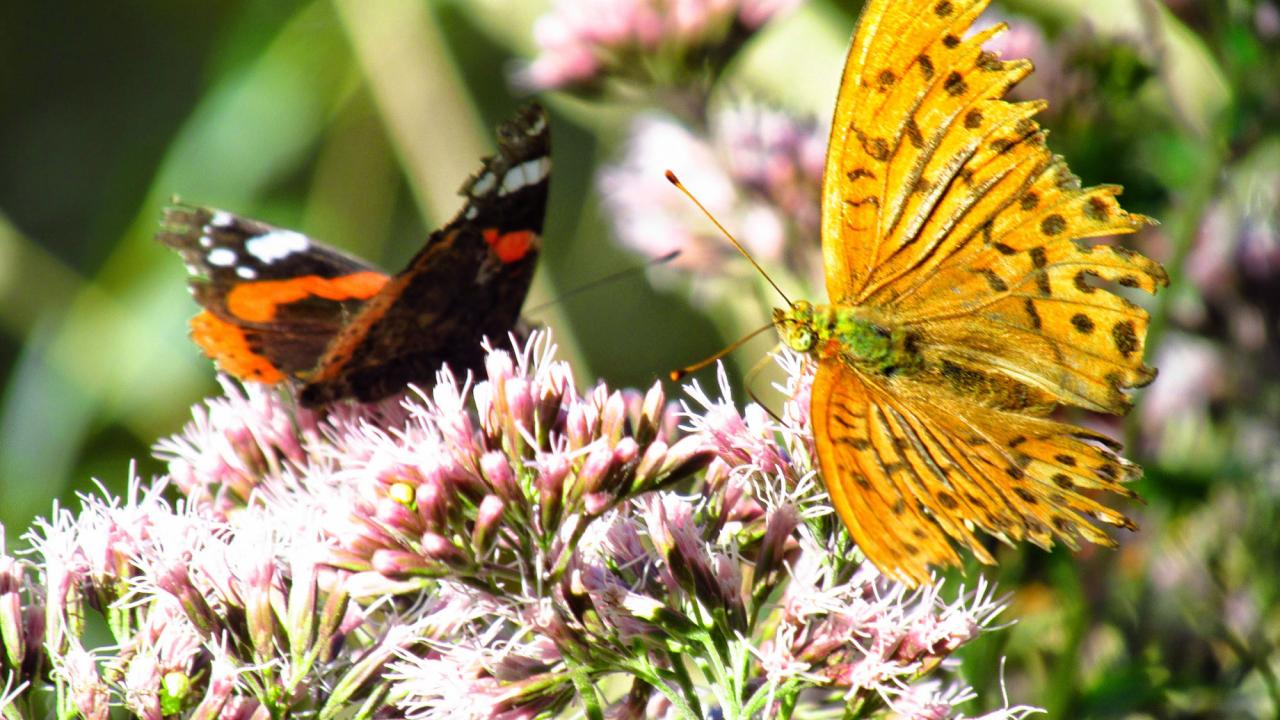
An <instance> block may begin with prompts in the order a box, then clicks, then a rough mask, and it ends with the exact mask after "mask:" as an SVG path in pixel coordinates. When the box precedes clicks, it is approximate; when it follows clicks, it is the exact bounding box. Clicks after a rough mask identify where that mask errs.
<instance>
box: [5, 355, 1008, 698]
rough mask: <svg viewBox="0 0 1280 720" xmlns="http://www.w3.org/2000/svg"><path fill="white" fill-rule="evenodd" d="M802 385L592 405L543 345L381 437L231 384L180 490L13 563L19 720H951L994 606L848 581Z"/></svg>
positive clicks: (410, 415) (391, 421)
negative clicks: (765, 394)
mask: <svg viewBox="0 0 1280 720" xmlns="http://www.w3.org/2000/svg"><path fill="white" fill-rule="evenodd" d="M783 365H784V368H785V369H786V370H787V371H788V373H789V374H790V377H791V381H790V383H791V385H790V387H789V389H788V390H789V392H788V394H789V395H790V396H791V397H792V398H793V399H792V400H790V401H788V402H787V403H786V405H785V406H784V413H783V417H784V420H782V421H777V420H774V419H773V418H771V417H770V416H769V415H768V414H767V413H766V412H765V411H764V410H763V409H761V408H760V407H758V406H756V405H748V406H747V407H746V408H740V407H738V406H737V405H736V404H734V403H733V402H732V400H731V399H730V397H729V395H728V392H727V390H726V389H724V388H722V389H721V392H720V395H721V397H719V398H716V399H712V398H711V397H710V396H708V395H707V394H706V393H704V392H702V391H701V390H700V389H698V388H697V387H696V386H694V387H692V388H690V389H689V393H690V399H689V401H687V402H686V403H685V404H684V405H683V406H682V407H681V408H677V407H676V406H674V405H672V404H670V403H668V402H667V401H666V397H665V394H664V392H663V391H662V388H661V386H659V385H654V386H653V387H652V388H650V389H649V390H648V391H647V392H644V393H639V392H632V391H615V390H611V389H609V388H608V387H606V386H605V385H602V384H600V385H596V386H594V387H592V388H590V389H588V390H579V385H578V382H577V380H576V378H575V377H574V376H573V373H572V372H571V370H570V368H569V366H568V365H567V364H566V363H564V362H563V361H560V360H557V359H556V358H555V347H554V345H552V344H551V341H550V338H549V336H548V335H547V334H545V333H535V334H534V335H533V336H532V337H531V338H530V340H529V341H528V342H527V343H524V344H520V343H517V349H516V350H515V351H506V350H491V351H490V352H489V355H488V360H487V363H486V367H485V370H486V372H485V375H484V377H481V378H472V379H467V380H463V381H459V380H458V379H457V378H455V377H454V376H452V375H451V374H449V373H448V372H447V371H446V372H442V373H441V375H440V377H439V382H438V383H437V384H436V385H435V386H434V387H432V388H429V389H423V390H422V391H412V390H411V391H409V392H407V393H406V394H405V395H404V396H403V397H401V398H398V399H395V400H388V401H384V402H383V403H380V404H377V405H371V406H359V405H342V406H336V407H334V408H330V409H329V410H328V411H326V412H324V413H311V412H308V411H305V410H301V409H300V408H299V407H298V406H297V405H296V403H295V401H294V399H293V397H292V395H291V394H290V393H288V392H287V391H286V392H274V391H270V390H264V389H262V388H259V387H256V386H251V387H248V388H246V389H244V390H241V389H239V388H238V387H236V386H235V385H233V384H231V383H229V382H228V383H224V391H225V394H224V396H223V397H221V398H216V399H213V400H210V401H208V402H206V403H205V404H204V405H203V406H201V407H198V408H197V409H196V410H195V411H194V418H193V421H192V422H191V423H190V424H189V426H188V427H187V428H186V429H185V430H184V431H183V432H182V433H181V434H180V435H179V436H178V437H176V438H173V439H170V440H166V441H162V442H161V443H159V444H158V445H157V448H158V452H159V454H160V455H161V456H162V457H164V458H165V459H166V460H167V461H168V462H169V464H170V468H171V472H170V474H169V475H168V476H166V477H162V478H159V479H157V480H156V481H154V482H151V483H144V482H142V481H140V480H134V481H132V482H131V484H130V489H129V492H128V493H127V495H126V497H124V498H111V497H99V496H84V497H82V498H81V509H80V510H79V511H78V512H71V511H69V510H65V509H60V508H55V509H54V512H53V514H52V515H51V516H50V518H49V519H48V520H44V521H40V522H39V523H38V524H37V525H36V526H35V527H34V528H33V529H32V530H31V531H30V532H29V533H28V534H27V540H28V542H29V544H30V546H31V550H30V553H31V557H30V559H27V560H19V559H16V558H14V557H11V556H9V555H8V554H5V552H4V549H3V548H0V640H3V643H4V647H3V649H4V654H3V655H0V659H2V660H3V662H4V665H3V672H4V677H5V685H4V686H3V687H4V691H3V698H4V699H5V701H6V703H7V705H6V707H5V709H4V711H3V712H4V715H3V717H5V718H6V720H8V719H9V718H12V719H14V720H18V719H26V718H37V717H45V716H47V715H49V714H54V715H58V716H61V717H70V716H74V715H79V716H82V717H85V718H91V719H93V720H97V719H98V718H105V717H107V714H108V712H109V711H110V710H112V709H115V710H117V711H119V712H123V713H126V714H128V715H130V716H133V717H139V718H156V719H157V720H159V719H160V718H168V717H183V718H240V717H244V718H250V717H266V716H296V717H318V718H331V717H339V716H342V717H346V716H400V717H408V718H415V719H417V718H423V719H426V718H525V717H535V716H537V717H554V716H560V715H566V716H568V715H572V716H583V715H585V716H586V717H590V718H604V717H606V716H609V717H618V718H644V717H654V718H657V717H680V718H703V717H708V716H711V715H713V714H715V715H718V716H721V717H726V718H756V717H760V718H763V717H818V716H825V715H829V714H830V713H832V712H840V711H841V708H844V709H846V710H847V711H849V712H852V713H854V714H855V715H856V716H858V717H873V716H889V715H893V716H895V717H929V718H932V717H959V715H958V714H957V712H958V710H957V705H959V704H960V703H962V702H964V701H966V700H968V699H969V698H970V697H971V696H972V695H971V692H970V691H969V690H968V689H967V688H965V687H964V686H963V685H962V684H958V683H955V682H951V683H947V682H944V681H943V680H942V679H941V678H938V677H935V676H937V675H939V674H942V673H947V672H949V671H950V670H951V668H952V662H953V661H952V660H951V655H952V653H953V652H954V651H955V650H956V649H958V648H959V647H960V646H962V645H964V644H965V643H966V642H968V641H969V640H971V639H972V638H974V637H976V636H977V635H978V634H980V633H981V632H983V631H984V630H985V629H987V628H989V627H991V624H992V622H993V621H994V619H995V617H996V615H997V614H998V613H999V612H1000V610H1001V609H1002V608H1003V605H1002V603H1001V602H1000V601H999V600H998V599H996V598H995V596H994V594H993V592H992V590H991V588H990V587H989V586H987V585H986V584H985V583H983V582H981V581H980V582H979V583H978V585H977V586H976V588H975V589H974V590H973V591H971V592H965V591H963V590H961V591H959V592H957V593H955V594H954V595H953V596H947V597H944V595H943V590H942V587H941V586H934V587H933V588H931V589H929V590H927V591H921V592H917V593H908V592H906V591H905V590H904V589H903V588H902V587H900V586H898V585H896V584H894V583H892V582H891V581H889V580H886V579H885V578H883V577H881V576H880V575H879V574H878V573H877V572H876V571H875V569H874V568H873V567H871V566H870V565H864V564H862V563H860V562H858V561H857V559H856V556H855V555H854V554H853V553H851V552H850V550H849V548H848V545H847V542H846V541H845V539H844V538H843V537H842V536H841V535H840V534H839V532H838V523H837V522H836V521H835V520H834V519H833V518H832V516H831V513H830V510H829V509H828V508H827V506H826V501H825V498H824V496H823V494H822V492H821V490H820V487H821V486H820V483H819V482H817V479H816V476H815V474H814V471H813V462H812V456H811V453H810V451H809V449H808V446H809V442H808V438H807V436H806V433H805V430H804V425H803V422H804V420H805V418H804V414H803V410H802V408H803V407H807V403H804V402H802V401H800V400H799V399H797V398H801V397H802V395H803V393H804V392H805V390H804V388H805V382H804V380H803V378H804V377H805V373H802V372H801V368H802V364H801V363H800V361H798V360H797V359H796V358H795V357H794V356H790V355H788V356H785V357H784V358H783ZM172 490H177V491H179V492H180V493H182V494H183V495H184V497H182V498H180V499H179V500H178V501H176V502H174V501H170V500H167V499H166V498H165V493H166V492H169V491H172ZM91 627H98V628H101V631H92V632H91V631H90V628H91ZM103 633H105V634H106V636H107V637H109V641H108V642H106V643H103V642H97V643H96V644H94V642H93V641H92V640H91V639H92V638H96V637H101V636H102V634H103ZM45 667H47V668H48V669H49V672H43V671H42V670H41V668H45ZM1027 712H1029V709H1028V708H1023V707H1016V708H1010V709H1007V710H1002V711H998V712H997V713H996V714H994V715H992V716H991V717H1022V716H1024V715H1025V714H1026V713H1027Z"/></svg>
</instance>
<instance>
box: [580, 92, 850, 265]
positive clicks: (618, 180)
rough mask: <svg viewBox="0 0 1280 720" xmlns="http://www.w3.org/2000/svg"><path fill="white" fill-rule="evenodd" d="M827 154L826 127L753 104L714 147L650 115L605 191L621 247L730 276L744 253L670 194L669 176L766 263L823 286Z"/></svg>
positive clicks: (733, 115)
mask: <svg viewBox="0 0 1280 720" xmlns="http://www.w3.org/2000/svg"><path fill="white" fill-rule="evenodd" d="M825 148H826V132H825V130H824V129H823V128H821V127H820V126H819V125H818V124H817V123H815V122H811V121H804V120H797V119H796V118H794V117H792V116H790V115H788V114H786V113H784V112H782V111H780V110H774V109H770V108H766V107H764V106H760V105H756V104H751V103H747V102H740V103H738V104H736V105H734V106H733V107H731V108H729V109H727V110H724V111H722V112H719V113H717V114H715V115H714V116H713V118H712V121H711V131H710V136H709V137H708V138H703V137H700V136H698V135H696V134H695V133H694V132H692V131H691V130H689V129H687V128H686V127H685V126H684V125H681V124H680V123H678V122H676V121H674V120H670V119H666V118H664V117H661V116H658V115H642V116H640V118H639V119H638V120H636V121H635V123H634V124H633V125H632V130H631V136H630V140H629V141H628V144H627V148H626V152H625V155H624V157H623V159H622V161H621V162H619V163H618V164H616V165H613V166H611V167H607V168H605V169H604V170H602V171H601V173H600V176H599V178H598V181H597V185H598V187H599V191H600V194H601V196H602V197H603V199H604V203H605V207H606V209H608V210H609V216H610V217H611V218H612V220H613V224H614V232H615V234H616V235H617V237H618V239H619V240H620V241H621V242H622V243H623V244H624V245H626V246H628V247H630V248H632V249H634V250H637V251H639V252H641V253H643V254H645V255H647V256H650V257H659V256H662V255H665V254H667V253H668V252H670V251H671V250H673V249H679V250H680V251H681V254H680V256H679V257H678V258H677V259H676V260H675V261H674V262H673V263H671V266H672V267H676V268H682V269H687V270H695V271H701V272H706V273H710V274H712V275H714V276H723V275H724V269H723V263H724V261H725V260H727V259H734V258H737V252H736V251H735V250H734V249H733V247H732V245H730V244H729V242H728V241H727V240H726V239H725V238H724V237H723V236H722V235H721V234H720V233H719V231H718V230H716V229H715V227H714V225H712V224H711V223H710V222H709V221H708V220H707V219H706V217H704V216H703V215H702V213H701V211H699V210H698V208H697V207H696V206H694V204H693V203H691V202H690V201H689V199H688V198H686V197H685V196H684V195H683V194H682V193H680V192H678V191H677V190H675V189H674V188H673V187H671V185H670V183H668V182H667V180H666V178H665V172H666V171H667V170H671V171H673V172H675V174H676V175H677V176H678V177H679V178H680V180H681V182H683V184H684V185H685V187H687V188H688V189H689V190H690V191H691V192H692V193H694V195H695V196H696V197H697V198H698V200H699V201H700V202H702V203H703V204H704V205H705V206H706V207H707V209H708V210H709V211H710V212H711V213H712V214H713V215H715V216H716V218H717V219H719V220H720V222H721V223H722V224H724V225H725V227H726V228H727V229H729V231H730V232H732V233H734V235H735V236H736V237H737V238H738V240H739V241H740V242H741V243H742V244H743V246H744V247H746V249H747V250H748V251H749V252H751V254H752V255H754V256H755V257H756V259H757V260H759V261H760V262H762V263H765V264H766V265H767V264H770V263H776V262H779V261H782V262H785V263H786V264H788V266H789V267H790V268H791V269H792V271H793V272H796V273H798V274H800V275H801V276H802V277H808V278H812V279H815V280H816V279H817V277H818V275H819V259H818V255H817V237H818V226H819V211H818V193H819V188H820V185H821V179H822V166H823V157H824V153H825ZM786 248H792V249H791V250H785V249H786ZM795 248H800V249H799V250H796V249H795ZM735 263H736V261H735ZM739 267H743V268H744V270H743V271H744V272H746V271H747V269H746V268H745V265H739ZM750 272H752V273H754V271H750Z"/></svg>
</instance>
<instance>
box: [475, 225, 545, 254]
mask: <svg viewBox="0 0 1280 720" xmlns="http://www.w3.org/2000/svg"><path fill="white" fill-rule="evenodd" d="M537 238H538V233H536V232H533V231H532V230H516V231H514V232H509V233H503V234H502V235H499V234H498V231H497V230H496V229H495V228H489V229H487V230H485V231H484V241H485V242H486V243H488V244H489V247H491V248H493V252H494V254H496V255H497V256H498V259H499V260H501V261H502V262H504V263H513V262H516V261H517V260H521V259H523V258H524V256H525V255H528V254H529V250H530V249H532V248H533V245H534V241H535V240H536V239H537Z"/></svg>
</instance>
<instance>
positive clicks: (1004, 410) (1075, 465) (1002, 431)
mask: <svg viewBox="0 0 1280 720" xmlns="http://www.w3.org/2000/svg"><path fill="white" fill-rule="evenodd" d="M986 5H987V0H905V1H904V0H869V1H868V2H867V4H866V6H865V7H864V9H863V11H862V15H861V18H860V20H859V24H858V29H857V31H856V33H855V35H854V38H853V43H852V46H851V48H850V50H849V55H848V59H847V61H846V65H845V68H844V75H843V79H842V80H841V83H840V92H839V97H838V99H837V102H836V108H835V114H834V120H833V124H832V128H831V137H830V145H829V146H828V150H827V158H826V165H825V171H824V178H823V187H822V201H821V202H822V231H821V232H822V255H823V264H824V268H825V277H826V285H827V293H828V295H829V298H830V303H829V304H826V305H822V304H811V303H809V302H804V301H801V302H795V303H791V304H790V307H787V308H781V309H775V310H774V314H773V321H774V325H775V327H776V328H777V329H778V332H779V334H780V335H781V337H782V339H783V342H784V343H785V344H786V345H788V346H789V347H790V348H791V349H793V350H795V351H797V352H800V353H805V354H807V355H808V356H809V357H810V358H811V359H812V360H813V361H814V362H815V364H816V366H817V369H816V373H815V375H814V378H813V387H812V399H811V406H810V414H811V422H812V430H813V440H814V447H815V449H816V454H817V459H818V465H819V467H820V470H821V473H822V476H823V477H824V478H825V481H826V487H827V490H828V493H829V495H830V497H831V502H832V504H833V506H834V507H835V510H836V512H837V514H838V515H839V516H840V518H841V520H842V521H843V522H844V525H845V526H846V527H847V528H848V530H849V534H850V536H851V537H852V539H853V540H854V542H855V543H857V545H858V547H859V548H861V550H862V552H863V554H864V555H865V556H866V558H867V559H868V560H870V561H871V562H872V563H874V564H875V565H876V567H878V568H879V569H880V570H881V571H882V572H884V573H885V574H887V575H889V576H891V577H893V578H896V579H897V580H899V581H901V582H903V583H905V584H907V585H910V586H917V585H919V584H924V583H928V582H930V579H931V576H930V570H929V568H930V566H937V567H945V566H951V565H959V564H960V562H961V557H960V555H959V553H958V552H957V548H958V547H959V548H968V549H969V551H971V552H972V553H973V555H974V556H976V557H977V558H978V559H979V560H980V561H982V562H984V563H988V564H990V563H994V562H995V559H994V558H993V557H992V555H991V554H990V552H989V551H988V550H987V549H986V548H985V547H984V545H983V544H982V542H981V541H980V539H979V536H978V531H982V532H985V533H987V534H990V535H993V536H995V537H997V538H1000V539H1003V540H1005V541H1021V540H1028V541H1030V542H1032V543H1034V544H1036V545H1039V546H1041V547H1043V548H1049V547H1051V546H1052V545H1053V543H1054V542H1055V541H1061V542H1063V543H1065V544H1067V545H1068V546H1069V547H1071V548H1073V549H1074V548H1077V547H1078V544H1079V540H1080V539H1084V540H1088V541H1090V542H1092V543H1096V544H1099V545H1105V546H1114V545H1115V544H1116V543H1115V541H1114V540H1113V539H1112V538H1111V537H1110V536H1109V535H1108V534H1107V533H1106V532H1104V531H1103V530H1102V529H1101V528H1099V527H1098V526H1096V525H1094V524H1093V523H1092V522H1091V520H1096V521H1099V522H1101V523H1103V524H1106V525H1112V526H1116V527H1123V528H1128V529H1136V526H1135V525H1134V524H1133V523H1132V522H1131V521H1130V520H1129V519H1128V518H1126V517H1125V516H1124V515H1122V514H1121V513H1119V512H1116V511H1115V510H1112V509H1110V508H1108V507H1106V506H1104V505H1103V504H1101V503H1099V502H1098V501H1097V500H1095V499H1093V498H1092V497H1091V496H1090V495H1089V494H1086V493H1088V492H1089V491H1095V490H1106V491H1110V492H1113V493H1117V494H1119V495H1123V496H1127V497H1134V496H1135V495H1134V493H1133V492H1132V491H1130V490H1129V489H1127V488H1126V487H1125V486H1124V485H1123V484H1122V483H1123V482H1124V481H1126V480H1129V479H1132V478H1135V477H1137V476H1138V475H1139V474H1140V469H1139V468H1138V467H1137V466H1136V465H1134V464H1133V463H1130V462H1129V461H1127V460H1125V459H1123V458H1121V457H1120V456H1118V455H1117V454H1116V453H1117V451H1118V450H1119V449H1120V448H1119V445H1118V444H1117V443H1115V442H1114V441H1112V440H1111V439H1110V438H1107V437H1106V436H1104V435H1101V434H1099V433H1096V432H1093V431H1091V430H1087V429H1085V428H1081V427H1077V426H1074V425H1071V424H1067V423H1064V422H1059V421H1057V420H1055V419H1053V418H1052V417H1051V413H1052V412H1053V411H1054V410H1055V409H1056V408H1059V407H1062V406H1073V407H1078V408H1084V409H1086V410H1091V411H1097V412H1105V413H1114V414H1123V413H1124V412H1126V411H1127V410H1128V409H1129V407H1130V405H1131V399H1130V397H1129V396H1128V393H1127V392H1126V391H1128V390H1129V389H1131V388H1136V387H1142V386H1144V385H1146V384H1148V383H1150V382H1151V381H1152V380H1153V379H1154V378H1155V370H1154V369H1152V368H1149V367H1147V366H1145V365H1144V364H1143V361H1142V356H1143V349H1144V344H1145V338H1146V332H1147V325H1148V316H1147V313H1146V312H1145V311H1144V310H1142V309H1141V308H1139V307H1138V306H1137V305H1135V304H1133V303H1132V302H1130V301H1128V300H1127V299H1125V298H1123V297H1120V296H1118V295H1116V294H1114V293H1113V292H1111V291H1109V290H1108V289H1107V288H1106V287H1104V286H1100V285H1099V284H1098V282H1099V281H1106V282H1109V283H1115V284H1118V285H1122V286H1125V287H1130V288H1140V289H1142V290H1145V291H1147V292H1152V293H1154V292H1155V291H1156V289H1157V288H1159V287H1162V286H1165V285H1167V284H1168V277H1167V276H1166V274H1165V272H1164V270H1163V269H1162V268H1161V267H1160V265H1159V264H1157V263H1156V262H1154V261H1152V260H1150V259H1148V258H1146V257H1143V256H1142V255H1140V254H1137V253H1135V252H1133V251H1131V250H1127V249H1125V248H1123V247H1120V246H1116V245H1105V244H1095V245H1090V244H1086V243H1083V242H1080V241H1081V240H1083V239H1086V238H1093V237H1097V236H1105V235H1116V234H1125V233H1132V232H1134V231H1136V230H1138V229H1139V228H1141V227H1143V226H1145V225H1148V224H1150V223H1152V222H1153V221H1152V220H1151V219H1149V218H1146V217H1143V216H1141V215H1136V214H1130V213H1127V212H1125V211H1124V210H1122V209H1121V208H1120V206H1119V204H1118V203H1117V201H1116V196H1117V195H1118V194H1119V193H1120V188H1119V187H1117V186H1113V185H1103V186H1098V187H1090V188H1085V187H1081V183H1080V181H1079V179H1077V178H1076V177H1075V176H1074V175H1072V173H1071V172H1070V170H1068V168H1067V165H1066V163H1065V162H1064V161H1063V160H1062V159H1061V158H1059V157H1055V156H1054V155H1053V154H1051V153H1050V152H1049V150H1048V149H1047V148H1046V146H1045V133H1044V131H1043V130H1042V129H1041V128H1040V127H1039V125H1038V124H1037V123H1036V121H1035V119H1034V116H1035V115H1036V114H1037V113H1038V112H1039V111H1041V110H1042V109H1044V107H1045V103H1044V102H1043V101H1035V102H1021V103H1015V102H1008V101H1005V100H1003V99H1002V98H1003V97H1004V95H1005V93H1006V92H1007V91H1008V90H1009V89H1010V88H1011V87H1013V85H1014V84H1016V83H1017V82H1018V81H1019V80H1021V79H1022V78H1024V77H1025V76H1026V75H1027V74H1029V73H1030V72H1031V69H1032V68H1031V63H1030V62H1028V61H1026V60H1013V61H1004V60H1001V59H1000V58H999V57H998V56H997V55H995V54H994V53H992V52H989V51H987V50H984V49H983V47H982V45H983V43H984V42H986V41H987V40H988V39H990V38H991V37H992V36H994V35H995V34H997V33H998V32H1001V31H1002V30H1003V29H1004V26H1003V25H998V26H996V27H993V28H991V29H988V30H984V31H981V32H976V33H973V34H971V35H967V34H966V33H967V32H968V30H969V28H970V26H971V25H972V23H973V22H974V20H975V19H976V18H977V17H978V15H979V14H980V13H981V12H982V10H983V9H984V7H985V6H986Z"/></svg>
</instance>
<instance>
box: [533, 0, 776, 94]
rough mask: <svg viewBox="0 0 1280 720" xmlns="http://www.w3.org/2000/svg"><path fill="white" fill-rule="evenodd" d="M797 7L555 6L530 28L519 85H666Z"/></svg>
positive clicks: (593, 0) (759, 1) (761, 0)
mask: <svg viewBox="0 0 1280 720" xmlns="http://www.w3.org/2000/svg"><path fill="white" fill-rule="evenodd" d="M796 4H797V0H558V1H557V3H556V5H555V9H554V10H553V11H552V12H551V13H549V14H547V15H544V16H543V17H542V18H540V19H539V20H538V22H537V24H536V25H535V26H534V31H533V32H534V39H535V40H536V42H537V43H538V46H539V49H540V53H539V55H538V57H537V58H536V59H535V60H534V61H533V62H532V63H531V64H529V65H528V66H527V67H526V68H524V70H523V72H522V73H521V75H520V78H519V79H520V81H521V82H522V83H524V84H526V85H529V86H531V87H534V88H538V89H544V90H545V89H551V88H566V87H577V88H592V87H597V86H599V84H601V83H602V82H603V81H604V80H606V79H609V78H611V77H612V78H616V79H619V80H623V81H630V82H642V83H662V82H668V81H670V80H671V79H672V78H673V77H677V76H679V75H680V74H681V73H689V72H692V71H694V70H695V69H697V66H698V65H699V64H701V63H705V62H706V61H708V60H717V59H719V60H720V61H721V62H723V58H727V57H728V56H731V55H732V51H733V49H735V48H736V47H737V46H739V45H741V44H742V42H743V41H744V40H745V39H746V38H747V37H749V36H750V35H751V34H752V33H754V32H755V31H756V30H757V29H758V28H759V27H760V26H761V25H763V24H764V23H765V22H767V21H768V20H769V19H770V18H772V17H774V16H775V15H778V14H780V13H782V12H784V11H786V10H789V9H790V8H791V7H793V6H794V5H796Z"/></svg>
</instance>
